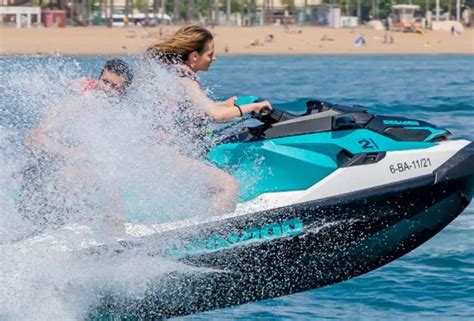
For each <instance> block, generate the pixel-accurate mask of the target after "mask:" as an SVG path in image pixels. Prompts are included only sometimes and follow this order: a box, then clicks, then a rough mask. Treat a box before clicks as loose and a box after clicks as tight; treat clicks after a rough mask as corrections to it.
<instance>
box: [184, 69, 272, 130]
mask: <svg viewBox="0 0 474 321" xmlns="http://www.w3.org/2000/svg"><path fill="white" fill-rule="evenodd" d="M183 83H184V84H185V86H186V88H187V89H188V90H189V91H190V97H191V100H192V101H193V103H195V104H196V105H198V106H200V107H202V108H203V109H204V112H205V113H206V115H207V116H208V117H210V118H211V119H212V120H214V121H216V122H223V121H228V120H231V119H234V118H237V117H241V116H242V115H245V114H248V113H251V112H256V113H258V112H259V111H260V110H261V109H262V108H264V107H268V108H272V105H271V104H270V102H269V101H261V102H258V103H252V104H246V105H241V106H240V110H239V108H237V107H235V106H233V102H235V97H232V98H229V99H228V100H226V101H223V102H213V101H212V100H210V99H209V98H208V97H206V95H205V94H204V93H203V92H202V90H201V88H200V87H199V84H198V83H197V82H196V81H194V80H191V79H188V78H183ZM230 103H232V106H231V105H230ZM240 111H242V114H241V113H240Z"/></svg>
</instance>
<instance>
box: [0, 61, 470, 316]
mask: <svg viewBox="0 0 474 321" xmlns="http://www.w3.org/2000/svg"><path fill="white" fill-rule="evenodd" d="M25 59H38V63H41V59H40V58H18V57H16V58H15V57H8V58H5V57H4V58H0V67H1V68H2V69H3V70H6V69H8V68H9V66H11V65H12V63H13V62H15V63H17V62H21V61H22V60H25ZM58 59H62V58H58ZM73 59H74V60H76V61H77V63H78V64H79V65H80V66H81V67H82V70H83V72H84V75H86V74H90V75H94V74H97V71H98V70H99V69H100V67H101V65H102V64H103V63H104V61H105V59H106V58H104V57H88V58H84V57H78V58H73ZM125 59H127V60H129V61H131V62H134V63H135V62H136V57H125ZM202 80H203V85H204V86H205V87H206V88H208V89H210V91H211V92H212V94H213V95H215V96H216V97H222V98H225V97H228V96H232V95H242V94H245V95H258V96H261V97H265V98H267V99H269V100H271V101H272V102H273V103H274V104H275V105H276V106H278V104H283V103H287V102H292V101H297V100H298V99H301V98H303V97H312V98H319V99H322V100H327V101H330V102H337V103H355V104H360V105H365V106H367V107H369V108H370V110H371V111H373V112H376V113H383V114H396V115H405V116H408V117H413V118H418V119H422V120H426V121H429V122H432V123H435V124H437V125H440V126H443V127H446V128H448V129H449V130H450V131H451V132H452V133H453V135H454V136H455V137H458V138H468V139H471V140H474V60H473V59H472V57H469V56H384V57H382V56H353V57H352V56H344V57H329V56H325V57H310V56H288V57H270V56H264V57H262V56H258V57H257V56H256V57H252V56H249V57H222V58H219V59H218V60H217V61H216V62H215V64H214V65H213V66H212V68H211V70H210V72H208V73H207V74H203V75H202ZM157 81H159V80H157ZM180 319H181V320H221V319H229V320H230V319H232V320H252V319H255V320H257V319H258V320H263V319H265V320H267V319H280V320H314V319H346V320H366V319H369V320H374V319H398V320H414V319H434V320H457V319H458V320H467V319H471V320H472V319H474V206H473V205H471V206H470V207H469V208H468V209H466V211H465V212H464V213H463V214H462V215H461V216H460V217H458V218H457V219H456V220H455V221H454V222H452V223H451V224H450V225H449V226H448V227H447V228H446V229H445V230H443V231H442V232H441V233H439V234H438V235H437V236H435V237H434V238H433V239H431V240H430V241H428V242H427V243H425V244H424V245H422V246H421V247H419V248H418V249H416V250H414V251H413V252H411V253H409V254H408V255H406V256H404V257H402V258H400V259H398V260H396V261H394V262H392V263H390V264H388V265H386V266H384V267H382V268H379V269H378V270H376V271H373V272H370V273H368V274H366V275H363V276H361V277H357V278H355V279H353V280H350V281H346V282H343V283H340V284H336V285H332V286H329V287H325V288H321V289H316V290H313V291H307V292H304V293H298V294H294V295H290V296H286V297H282V298H277V299H272V300H267V301H263V302H255V303H249V304H246V305H242V306H236V307H232V308H227V309H220V310H215V311H210V312H206V313H201V314H197V315H192V316H188V317H183V318H180Z"/></svg>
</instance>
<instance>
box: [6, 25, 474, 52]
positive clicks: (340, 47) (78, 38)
mask: <svg viewBox="0 0 474 321" xmlns="http://www.w3.org/2000/svg"><path fill="white" fill-rule="evenodd" d="M175 29H176V28H175V27H163V28H162V29H161V30H160V28H159V27H156V28H143V27H135V26H134V27H128V28H119V27H116V28H106V27H70V28H62V29H59V28H58V29H55V28H29V29H26V28H25V29H16V28H6V27H3V28H0V53H1V54H4V55H5V54H7V55H11V54H62V55H129V54H140V53H142V52H143V51H144V50H145V48H146V47H147V46H148V45H149V44H150V43H153V42H156V41H159V40H160V37H161V38H165V37H167V36H170V35H171V34H172V33H173V31H174V30H175ZM212 32H213V33H214V34H215V36H216V38H215V42H216V50H217V54H219V55H223V54H227V55H292V54H295V55H354V54H394V55H404V54H420V55H422V54H468V55H472V54H474V29H466V30H465V31H464V33H462V34H460V35H458V36H452V35H451V34H450V33H449V32H445V31H436V32H435V31H428V30H427V31H425V32H424V33H423V34H417V33H400V32H391V35H392V36H393V40H394V43H391V44H387V43H383V40H384V35H385V31H377V30H372V29H368V28H357V29H329V28H322V27H294V28H291V29H286V30H285V29H284V28H283V27H244V28H231V27H216V28H213V29H212ZM360 33H362V34H364V37H365V40H366V46H361V47H354V46H353V44H352V42H353V40H354V38H355V37H356V36H357V35H358V34H360ZM270 34H271V35H273V40H272V41H271V42H269V41H268V35H270ZM266 38H267V39H266ZM266 40H267V41H266Z"/></svg>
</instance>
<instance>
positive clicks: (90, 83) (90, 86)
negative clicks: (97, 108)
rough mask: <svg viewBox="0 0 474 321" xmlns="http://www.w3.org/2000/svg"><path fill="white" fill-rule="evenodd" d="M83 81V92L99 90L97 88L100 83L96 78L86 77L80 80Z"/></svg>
mask: <svg viewBox="0 0 474 321" xmlns="http://www.w3.org/2000/svg"><path fill="white" fill-rule="evenodd" d="M80 81H81V84H80V85H81V87H80V88H81V92H82V93H86V92H89V91H92V90H95V89H97V86H98V85H99V81H98V80H97V79H94V78H90V77H86V78H83V79H81V80H80Z"/></svg>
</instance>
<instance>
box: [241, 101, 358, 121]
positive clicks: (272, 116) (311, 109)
mask: <svg viewBox="0 0 474 321" xmlns="http://www.w3.org/2000/svg"><path fill="white" fill-rule="evenodd" d="M260 101H263V99H262V98H260V97H257V96H239V97H238V98H237V100H236V101H235V104H236V105H237V106H240V105H245V104H251V103H257V102H260ZM305 107H306V109H305V111H304V112H303V113H299V114H293V113H289V112H286V111H282V110H279V109H278V108H275V107H274V108H273V109H271V108H269V107H264V108H262V109H261V110H260V111H259V112H258V113H252V114H251V115H252V117H253V118H255V119H257V120H259V121H261V122H262V123H264V124H266V125H272V124H275V123H278V122H281V121H285V120H289V119H294V118H298V117H302V116H307V115H310V114H314V113H320V112H323V111H326V110H329V109H334V110H337V111H340V112H342V113H354V112H366V111H367V110H366V108H364V107H362V106H359V105H339V104H331V103H328V102H325V101H321V100H317V99H309V100H307V101H306V106H305Z"/></svg>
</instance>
